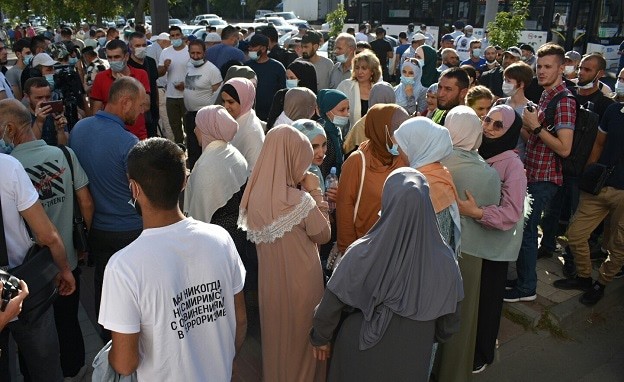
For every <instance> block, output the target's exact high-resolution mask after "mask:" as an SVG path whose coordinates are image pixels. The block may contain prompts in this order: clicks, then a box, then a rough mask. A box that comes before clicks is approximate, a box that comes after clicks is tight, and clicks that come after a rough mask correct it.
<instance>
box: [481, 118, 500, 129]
mask: <svg viewBox="0 0 624 382" xmlns="http://www.w3.org/2000/svg"><path fill="white" fill-rule="evenodd" d="M483 123H487V124H490V123H491V124H492V125H493V126H494V128H495V129H496V130H502V129H503V127H504V126H503V121H496V120H494V119H492V118H490V117H489V116H487V115H486V116H484V117H483Z"/></svg>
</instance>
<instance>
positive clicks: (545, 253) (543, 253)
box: [537, 247, 553, 259]
mask: <svg viewBox="0 0 624 382" xmlns="http://www.w3.org/2000/svg"><path fill="white" fill-rule="evenodd" d="M550 257H553V251H551V250H550V249H548V248H546V247H539V249H538V250H537V258H538V259H548V258H550Z"/></svg>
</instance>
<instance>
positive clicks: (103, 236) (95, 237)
mask: <svg viewBox="0 0 624 382" xmlns="http://www.w3.org/2000/svg"><path fill="white" fill-rule="evenodd" d="M141 231H142V230H140V229H138V230H134V231H122V232H111V231H102V230H99V229H95V228H91V231H89V247H90V248H91V252H90V253H89V255H90V256H92V257H93V262H94V264H95V271H94V274H93V284H94V289H95V314H96V316H99V315H100V302H101V301H102V284H103V283H104V269H105V268H106V264H108V260H109V259H110V258H111V257H112V256H113V255H114V254H115V252H117V251H119V250H120V249H122V248H124V247H126V246H127V245H128V244H130V243H132V242H133V241H134V240H135V239H136V238H137V237H139V235H140V234H141ZM102 339H103V340H105V341H104V342H108V340H110V333H109V332H108V331H107V330H104V329H103V328H102Z"/></svg>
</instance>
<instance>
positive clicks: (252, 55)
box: [249, 50, 258, 61]
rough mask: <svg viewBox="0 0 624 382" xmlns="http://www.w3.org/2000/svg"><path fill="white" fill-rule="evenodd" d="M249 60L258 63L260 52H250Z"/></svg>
mask: <svg viewBox="0 0 624 382" xmlns="http://www.w3.org/2000/svg"><path fill="white" fill-rule="evenodd" d="M249 59H250V60H254V61H258V52H254V51H252V50H250V51H249Z"/></svg>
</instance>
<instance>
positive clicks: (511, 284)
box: [505, 279, 518, 290]
mask: <svg viewBox="0 0 624 382" xmlns="http://www.w3.org/2000/svg"><path fill="white" fill-rule="evenodd" d="M516 284H518V279H513V280H505V290H510V289H513V288H515V287H516Z"/></svg>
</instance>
